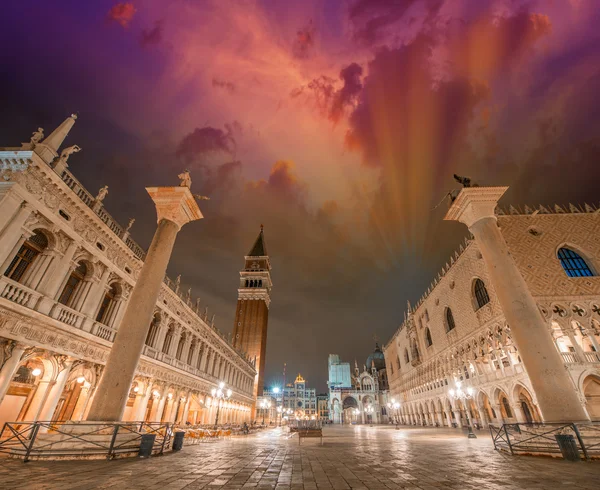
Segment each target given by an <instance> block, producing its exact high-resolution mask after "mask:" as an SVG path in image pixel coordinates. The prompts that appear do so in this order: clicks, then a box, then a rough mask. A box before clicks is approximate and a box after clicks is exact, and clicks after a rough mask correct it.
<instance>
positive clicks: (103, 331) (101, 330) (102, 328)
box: [92, 322, 117, 342]
mask: <svg viewBox="0 0 600 490" xmlns="http://www.w3.org/2000/svg"><path fill="white" fill-rule="evenodd" d="M92 333H93V334H94V335H96V336H97V337H100V338H101V339H104V340H108V341H110V342H112V341H113V340H114V339H115V335H116V334H117V331H116V330H115V329H114V328H110V327H108V326H106V325H104V324H103V323H100V322H94V326H93V327H92Z"/></svg>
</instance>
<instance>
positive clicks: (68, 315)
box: [50, 303, 85, 328]
mask: <svg viewBox="0 0 600 490" xmlns="http://www.w3.org/2000/svg"><path fill="white" fill-rule="evenodd" d="M50 317H51V318H54V319H55V320H58V321H59V322H63V323H66V324H67V325H71V326H72V327H75V328H81V326H82V324H83V320H84V319H85V316H84V315H83V314H82V313H79V312H78V311H75V310H72V309H71V308H69V307H68V306H66V305H63V304H61V303H56V304H55V305H54V306H53V307H52V309H51V310H50Z"/></svg>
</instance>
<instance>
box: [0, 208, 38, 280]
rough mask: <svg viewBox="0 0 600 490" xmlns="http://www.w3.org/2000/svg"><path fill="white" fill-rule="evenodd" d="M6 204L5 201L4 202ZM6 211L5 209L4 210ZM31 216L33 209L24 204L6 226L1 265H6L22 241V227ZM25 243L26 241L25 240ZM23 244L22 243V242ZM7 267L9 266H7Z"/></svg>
mask: <svg viewBox="0 0 600 490" xmlns="http://www.w3.org/2000/svg"><path fill="white" fill-rule="evenodd" d="M2 202H3V203H4V201H2ZM3 209H4V208H3ZM4 213H5V211H3V212H2V213H0V214H2V216H3V217H4V216H5V214H4ZM30 214H31V207H30V206H29V204H27V203H25V202H23V203H22V204H21V205H20V207H19V208H18V209H17V210H16V212H15V214H14V215H13V218H12V219H11V220H10V222H9V223H8V224H7V225H6V227H5V228H4V230H2V233H1V234H0V264H4V263H5V262H6V261H8V260H9V259H12V257H10V254H11V252H12V251H13V249H14V248H15V245H17V243H18V242H19V240H21V239H22V236H23V231H22V227H23V225H24V224H25V221H27V218H29V215H30ZM23 241H24V240H23ZM21 244H22V242H21ZM6 265H7V266H8V265H9V264H6ZM4 270H5V268H3V269H2V271H0V273H1V274H4Z"/></svg>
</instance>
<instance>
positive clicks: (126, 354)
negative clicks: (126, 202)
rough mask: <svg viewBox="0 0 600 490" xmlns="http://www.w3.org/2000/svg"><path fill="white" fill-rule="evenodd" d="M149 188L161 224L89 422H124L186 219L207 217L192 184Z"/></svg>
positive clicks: (112, 352)
mask: <svg viewBox="0 0 600 490" xmlns="http://www.w3.org/2000/svg"><path fill="white" fill-rule="evenodd" d="M146 190H147V191H148V193H149V194H150V196H151V197H152V199H153V200H154V203H155V204H156V211H157V215H158V228H157V230H156V233H155V235H154V238H153V239H152V243H151V244H150V248H149V250H148V254H147V256H146V260H145V261H144V266H143V267H142V270H141V272H140V276H139V278H138V280H137V282H136V284H135V287H134V288H133V292H132V293H131V297H130V299H129V302H128V304H127V309H126V311H125V314H124V315H123V320H122V321H121V325H120V328H119V330H118V331H117V335H116V336H115V340H114V343H113V346H112V349H111V351H110V355H109V357H108V361H107V363H106V368H105V369H104V374H103V376H102V379H101V380H100V384H99V385H98V396H96V397H94V402H93V404H92V407H91V409H90V412H89V414H88V420H97V421H103V422H104V421H118V420H121V417H122V416H123V411H124V409H125V404H126V403H127V397H128V396H129V389H130V387H131V383H132V381H133V376H134V374H135V370H136V367H137V364H138V361H139V359H140V356H141V354H142V350H143V348H144V341H145V340H146V335H147V334H148V328H149V327H150V322H151V321H152V315H153V313H154V308H155V307H156V301H157V299H158V293H159V291H160V288H161V286H162V282H163V278H164V277H165V273H166V271H167V265H168V263H169V259H170V257H171V252H172V250H173V246H174V244H175V238H176V237H177V233H178V232H179V230H180V229H181V227H182V226H183V225H185V224H186V223H188V222H190V221H194V220H197V219H200V218H202V213H201V212H200V208H199V207H198V205H197V204H196V201H195V199H194V197H193V195H192V193H191V192H190V189H189V187H186V186H180V187H150V188H147V189H146Z"/></svg>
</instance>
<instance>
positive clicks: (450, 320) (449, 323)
mask: <svg viewBox="0 0 600 490" xmlns="http://www.w3.org/2000/svg"><path fill="white" fill-rule="evenodd" d="M455 327H456V324H455V323H454V315H452V310H451V309H450V308H446V332H449V331H450V330H454V328H455Z"/></svg>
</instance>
